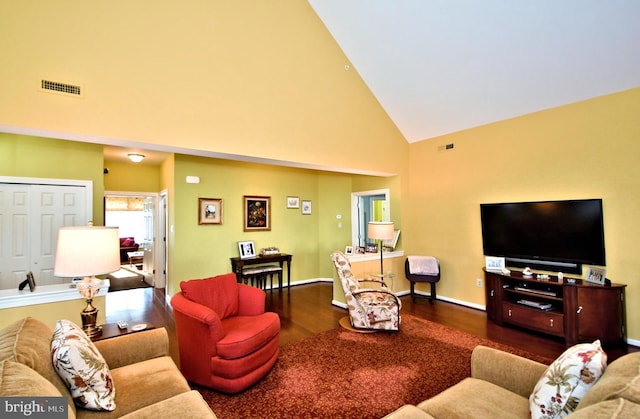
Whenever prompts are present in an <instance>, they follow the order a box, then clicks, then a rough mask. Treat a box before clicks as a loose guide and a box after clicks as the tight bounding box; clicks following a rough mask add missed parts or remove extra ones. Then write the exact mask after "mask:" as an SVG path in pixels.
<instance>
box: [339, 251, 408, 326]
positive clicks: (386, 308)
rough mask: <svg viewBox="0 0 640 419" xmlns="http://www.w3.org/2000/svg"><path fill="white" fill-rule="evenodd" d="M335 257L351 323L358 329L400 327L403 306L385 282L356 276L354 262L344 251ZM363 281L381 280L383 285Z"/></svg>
mask: <svg viewBox="0 0 640 419" xmlns="http://www.w3.org/2000/svg"><path fill="white" fill-rule="evenodd" d="M331 259H332V260H333V263H334V264H335V266H336V271H337V272H338V277H339V278H340V282H342V289H343V290H344V297H345V300H346V302H347V308H348V310H349V318H350V320H351V326H353V327H354V328H356V329H373V330H398V329H399V327H400V308H401V307H402V305H401V303H400V300H399V299H398V297H396V295H395V294H394V293H393V292H391V291H389V289H388V288H387V287H386V285H385V283H384V281H381V280H379V279H374V278H367V279H358V278H356V277H355V276H353V274H352V273H351V263H350V262H349V259H347V257H346V256H345V255H344V254H343V253H342V252H334V253H333V254H332V255H331ZM361 282H377V283H380V284H381V285H382V286H381V287H380V288H376V289H372V288H361V287H360V283H361Z"/></svg>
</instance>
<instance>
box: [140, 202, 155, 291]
mask: <svg viewBox="0 0 640 419" xmlns="http://www.w3.org/2000/svg"><path fill="white" fill-rule="evenodd" d="M154 202H155V197H153V196H147V197H145V199H144V207H143V208H144V209H143V218H144V245H143V251H144V258H143V259H142V261H143V268H142V270H143V271H144V272H146V273H147V274H148V275H145V281H147V283H149V284H151V285H153V284H154V278H155V269H154V266H155V265H154V263H155V262H154V257H153V255H154V253H155V252H154V250H155V237H156V231H155V223H154V220H153V214H154V213H155V205H154Z"/></svg>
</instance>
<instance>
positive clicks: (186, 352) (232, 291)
mask: <svg viewBox="0 0 640 419" xmlns="http://www.w3.org/2000/svg"><path fill="white" fill-rule="evenodd" d="M180 289H181V290H182V292H179V293H177V294H175V295H174V296H173V297H172V298H171V305H172V306H173V312H174V317H175V321H176V332H177V335H178V346H179V350H180V370H181V371H182V374H183V375H184V376H185V378H186V379H187V380H188V381H190V382H192V383H196V384H200V385H203V386H206V387H210V388H213V389H216V390H219V391H222V392H225V393H237V392H239V391H242V390H244V389H246V388H247V387H249V386H251V385H253V384H254V383H256V382H257V381H259V380H260V379H261V378H262V377H264V376H265V375H266V374H267V373H268V372H269V371H270V370H271V368H272V367H273V365H274V364H275V362H276V360H277V358H278V353H279V343H280V342H279V340H280V318H279V317H278V315H277V314H276V313H271V312H265V311H264V310H265V292H264V291H262V290H261V289H258V288H254V287H251V286H249V285H245V284H239V283H238V282H236V275H235V274H234V273H228V274H225V275H219V276H215V277H212V278H206V279H196V280H191V281H182V282H181V283H180Z"/></svg>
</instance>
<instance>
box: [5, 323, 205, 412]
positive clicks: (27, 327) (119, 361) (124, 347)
mask: <svg viewBox="0 0 640 419" xmlns="http://www.w3.org/2000/svg"><path fill="white" fill-rule="evenodd" d="M52 336H53V330H52V329H51V328H50V327H49V326H47V325H45V324H44V323H42V322H40V321H38V320H35V319H33V318H30V317H27V318H25V319H23V320H20V321H18V322H16V323H13V324H11V325H9V326H7V327H5V328H4V329H2V330H0V396H23V397H24V396H27V397H28V396H34V397H36V396H45V397H48V396H61V395H62V396H66V397H67V398H68V412H69V414H68V417H69V418H79V419H80V418H94V417H96V418H97V417H99V418H104V419H106V418H116V417H126V418H143V417H144V418H150V417H155V418H174V417H180V418H215V417H216V416H215V414H214V413H213V412H212V411H211V409H210V408H209V406H208V405H207V403H206V402H205V401H204V400H203V398H202V396H201V395H200V393H198V392H197V391H192V390H191V389H190V388H189V385H188V384H187V381H186V380H185V379H184V377H183V376H182V374H180V371H179V370H178V368H177V366H176V365H175V363H174V362H173V360H172V359H171V357H169V356H168V352H169V338H168V335H167V332H166V330H165V329H163V328H162V329H152V330H147V331H143V332H138V333H132V334H127V335H123V336H119V337H116V338H112V339H105V340H102V341H98V342H95V346H96V347H97V348H98V350H99V351H100V353H101V354H102V356H103V357H104V359H105V361H106V362H107V365H108V366H109V370H110V372H111V376H112V379H113V384H114V387H115V389H116V399H115V400H116V409H115V410H113V411H111V412H107V411H93V410H85V409H82V408H76V407H75V406H74V403H73V401H72V399H71V395H70V393H69V391H68V389H67V387H66V386H65V384H64V382H63V381H62V380H61V379H60V377H59V376H58V374H57V372H56V370H55V369H54V367H53V364H52V360H51V340H52Z"/></svg>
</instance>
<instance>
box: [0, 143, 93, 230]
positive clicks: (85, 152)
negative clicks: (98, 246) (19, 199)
mask: <svg viewBox="0 0 640 419" xmlns="http://www.w3.org/2000/svg"><path fill="white" fill-rule="evenodd" d="M102 162H103V153H102V145H100V144H91V143H78V142H71V141H63V140H54V139H50V138H40V137H31V136H26V135H15V134H6V133H0V176H15V177H33V178H49V179H74V180H89V181H91V182H93V224H94V225H103V224H104V212H103V208H104V203H103V199H102V197H103V195H104V186H103V180H102V176H103V173H102V172H103V167H102Z"/></svg>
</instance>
